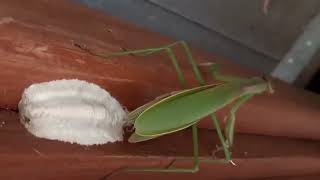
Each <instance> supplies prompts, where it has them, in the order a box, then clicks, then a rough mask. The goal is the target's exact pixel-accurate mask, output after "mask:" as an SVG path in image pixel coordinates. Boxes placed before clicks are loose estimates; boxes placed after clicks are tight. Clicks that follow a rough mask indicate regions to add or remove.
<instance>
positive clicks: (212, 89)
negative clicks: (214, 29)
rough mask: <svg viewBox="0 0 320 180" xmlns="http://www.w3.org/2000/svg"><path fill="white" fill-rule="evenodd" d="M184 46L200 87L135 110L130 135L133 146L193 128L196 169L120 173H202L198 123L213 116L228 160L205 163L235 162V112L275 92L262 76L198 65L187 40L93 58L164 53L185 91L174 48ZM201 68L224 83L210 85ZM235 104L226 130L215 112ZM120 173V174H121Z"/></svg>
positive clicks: (130, 117) (212, 64)
mask: <svg viewBox="0 0 320 180" xmlns="http://www.w3.org/2000/svg"><path fill="white" fill-rule="evenodd" d="M176 45H181V46H182V47H183V49H184V51H185V53H186V56H187V60H188V62H189V63H190V64H191V66H192V69H193V72H194V74H195V77H196V78H197V80H198V82H199V84H200V86H199V87H196V88H192V89H185V90H181V91H177V92H172V93H169V94H165V95H163V96H161V97H158V98H156V99H155V100H153V101H151V102H149V103H147V104H145V105H143V106H141V107H139V108H137V109H135V110H133V111H132V112H130V113H129V114H128V121H129V122H130V123H132V124H134V129H135V131H134V133H133V134H132V135H131V136H130V138H129V140H128V141H129V142H130V143H137V142H141V141H146V140H151V139H154V138H157V137H160V136H163V135H166V134H170V133H174V132H177V131H180V130H183V129H186V128H189V127H191V128H192V136H193V138H192V139H193V156H194V157H193V159H194V160H193V162H194V163H193V167H191V168H171V167H167V168H124V169H121V170H120V171H140V172H141V171H142V172H164V173H169V172H172V173H195V172H198V171H199V165H200V158H199V148H198V128H197V124H198V122H199V121H200V120H201V119H202V118H204V117H206V116H211V119H212V121H213V124H214V126H215V129H216V131H217V134H218V137H219V140H220V142H221V148H220V149H222V150H223V151H224V155H225V159H211V160H209V161H208V160H207V161H206V162H222V163H232V164H234V163H233V161H232V152H231V150H230V148H231V147H232V144H233V141H234V133H235V123H236V112H237V111H238V109H239V108H240V107H241V105H243V104H244V103H245V102H247V101H248V100H250V99H251V98H252V97H253V96H255V95H257V94H261V93H263V92H266V91H268V92H273V90H272V87H271V83H270V81H268V80H267V79H265V78H263V77H252V78H240V77H233V76H227V75H222V74H220V72H219V69H220V68H219V66H218V65H217V64H214V63H205V64H197V62H196V61H195V60H194V58H193V55H192V53H191V50H190V48H189V46H188V45H187V43H185V42H184V41H179V42H175V43H173V44H169V45H167V46H164V47H160V48H149V49H139V50H132V51H124V52H115V53H109V54H108V55H104V54H96V53H92V52H90V53H91V54H93V55H96V56H100V57H104V58H110V57H114V56H123V55H143V56H145V55H151V54H154V53H159V52H163V51H165V52H166V53H167V54H168V56H169V58H170V60H171V62H172V64H173V66H174V68H175V70H176V71H177V74H178V78H179V81H180V83H181V85H182V86H183V88H186V84H187V82H186V80H185V78H184V75H183V72H182V69H181V67H180V65H179V62H178V61H177V58H176V55H175V53H174V51H173V50H172V48H173V47H174V46H176ZM199 66H208V67H210V69H211V71H212V75H213V77H214V78H215V79H217V80H220V81H224V83H220V84H209V85H207V84H206V82H205V81H204V78H203V77H202V75H201V73H200V70H199ZM231 103H232V104H233V106H232V108H231V109H230V113H229V116H228V118H227V122H226V126H225V128H224V131H223V130H222V126H221V124H220V121H219V119H218V118H217V116H216V115H215V112H216V111H218V110H220V109H222V108H224V107H225V106H227V105H229V104H231ZM118 172H119V171H118ZM111 175H114V172H113V173H111V174H108V175H106V176H105V177H104V178H103V179H106V178H110V176H111Z"/></svg>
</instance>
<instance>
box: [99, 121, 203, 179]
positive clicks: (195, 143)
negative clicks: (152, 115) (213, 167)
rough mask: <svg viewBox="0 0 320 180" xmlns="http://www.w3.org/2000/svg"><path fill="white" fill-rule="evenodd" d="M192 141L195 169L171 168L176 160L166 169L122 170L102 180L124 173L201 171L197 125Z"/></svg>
mask: <svg viewBox="0 0 320 180" xmlns="http://www.w3.org/2000/svg"><path fill="white" fill-rule="evenodd" d="M192 141H193V167H192V168H170V167H171V165H172V164H173V163H174V162H175V160H173V161H171V162H170V163H169V165H168V166H167V167H166V168H121V169H118V170H116V171H112V172H111V173H109V174H107V175H105V176H104V177H102V178H101V179H100V180H107V179H110V178H111V177H112V176H115V175H116V174H119V173H122V172H163V173H196V172H198V171H199V164H200V159H199V142H198V128H197V125H196V124H195V125H192Z"/></svg>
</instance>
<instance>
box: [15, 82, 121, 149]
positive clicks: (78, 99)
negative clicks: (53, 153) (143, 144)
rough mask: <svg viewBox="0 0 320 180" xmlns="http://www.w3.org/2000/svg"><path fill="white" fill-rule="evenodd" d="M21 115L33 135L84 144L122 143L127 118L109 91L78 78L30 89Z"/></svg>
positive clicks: (41, 84)
mask: <svg viewBox="0 0 320 180" xmlns="http://www.w3.org/2000/svg"><path fill="white" fill-rule="evenodd" d="M19 113H20V120H21V123H22V124H23V125H24V126H25V127H26V128H27V130H28V131H29V132H30V133H32V134H33V135H35V136H37V137H40V138H47V139H51V140H60V141H64V142H70V143H78V144H81V145H94V144H105V143H108V142H116V141H122V140H123V125H124V124H125V120H126V117H127V112H126V111H125V110H124V109H123V107H122V106H121V105H120V103H119V102H118V101H117V100H116V99H115V98H113V97H112V96H111V95H110V93H108V92H107V91H106V90H104V89H102V88H100V87H99V86H98V85H96V84H93V83H88V82H86V81H81V80H76V79H72V80H56V81H50V82H44V83H38V84H33V85H31V86H29V87H28V88H26V89H25V90H24V92H23V95H22V99H21V100H20V102H19Z"/></svg>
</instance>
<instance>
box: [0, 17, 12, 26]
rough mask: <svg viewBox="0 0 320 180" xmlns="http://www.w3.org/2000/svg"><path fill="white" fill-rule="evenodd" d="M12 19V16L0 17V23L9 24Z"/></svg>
mask: <svg viewBox="0 0 320 180" xmlns="http://www.w3.org/2000/svg"><path fill="white" fill-rule="evenodd" d="M13 21H14V19H13V18H12V17H3V18H1V19H0V25H2V24H9V23H11V22H13Z"/></svg>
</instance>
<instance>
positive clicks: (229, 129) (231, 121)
mask: <svg viewBox="0 0 320 180" xmlns="http://www.w3.org/2000/svg"><path fill="white" fill-rule="evenodd" d="M252 97H253V95H252V94H249V95H246V96H243V97H241V98H239V99H238V100H237V101H236V102H235V104H234V105H233V107H232V108H231V110H230V115H229V118H228V120H227V124H226V128H225V136H226V137H227V142H228V145H229V146H232V145H233V140H234V129H235V121H236V113H237V111H238V109H239V108H240V107H241V105H243V104H244V103H245V102H247V101H248V100H249V99H250V98H252Z"/></svg>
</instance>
